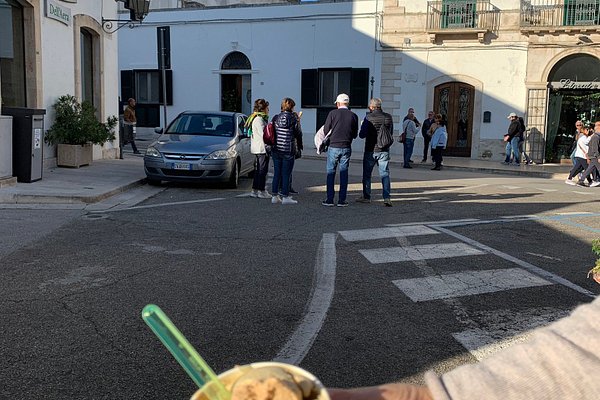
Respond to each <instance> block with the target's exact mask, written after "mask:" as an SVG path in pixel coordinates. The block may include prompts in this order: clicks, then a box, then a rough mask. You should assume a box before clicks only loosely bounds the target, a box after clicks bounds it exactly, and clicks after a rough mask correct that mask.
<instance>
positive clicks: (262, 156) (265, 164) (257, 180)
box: [246, 99, 271, 199]
mask: <svg viewBox="0 0 600 400" xmlns="http://www.w3.org/2000/svg"><path fill="white" fill-rule="evenodd" d="M268 121H269V102H268V101H266V100H265V99H257V100H255V101H254V112H253V113H252V114H251V115H250V117H248V119H247V120H246V128H247V129H248V130H249V131H250V135H251V142H250V151H251V152H252V154H254V155H255V156H256V160H255V161H254V180H253V181H252V192H251V193H250V197H255V198H259V199H270V198H271V195H270V194H269V192H267V191H266V190H265V184H266V181H267V173H268V172H269V154H267V151H266V149H265V142H264V141H263V130H264V128H265V126H266V125H267V122H268Z"/></svg>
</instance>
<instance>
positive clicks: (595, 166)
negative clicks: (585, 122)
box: [577, 121, 600, 187]
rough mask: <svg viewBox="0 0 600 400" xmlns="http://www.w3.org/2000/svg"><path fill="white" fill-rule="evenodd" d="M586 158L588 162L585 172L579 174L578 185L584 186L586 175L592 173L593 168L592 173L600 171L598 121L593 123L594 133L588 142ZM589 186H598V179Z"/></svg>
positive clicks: (599, 127) (599, 184)
mask: <svg viewBox="0 0 600 400" xmlns="http://www.w3.org/2000/svg"><path fill="white" fill-rule="evenodd" d="M588 158H589V159H590V164H589V165H588V167H587V169H586V170H585V172H584V173H583V174H582V175H581V179H580V180H579V182H577V184H578V185H579V186H586V185H585V180H586V179H587V178H588V176H590V175H592V173H593V172H594V170H595V171H596V172H595V173H594V175H597V174H598V173H600V121H596V123H595V124H594V134H593V135H592V137H591V138H590V142H589V144H588ZM590 186H592V187H596V186H600V181H597V180H596V181H594V182H592V184H591V185H590Z"/></svg>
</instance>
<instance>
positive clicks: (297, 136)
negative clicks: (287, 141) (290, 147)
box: [294, 119, 304, 150]
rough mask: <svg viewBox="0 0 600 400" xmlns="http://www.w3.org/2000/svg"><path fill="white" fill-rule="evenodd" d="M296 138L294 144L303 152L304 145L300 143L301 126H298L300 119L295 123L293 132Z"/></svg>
mask: <svg viewBox="0 0 600 400" xmlns="http://www.w3.org/2000/svg"><path fill="white" fill-rule="evenodd" d="M294 135H295V137H296V144H297V145H298V149H299V150H304V143H303V142H302V126H301V125H300V119H298V120H297V121H296V129H295V130H294Z"/></svg>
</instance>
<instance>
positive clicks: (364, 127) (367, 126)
mask: <svg viewBox="0 0 600 400" xmlns="http://www.w3.org/2000/svg"><path fill="white" fill-rule="evenodd" d="M372 126H373V124H372V123H371V121H369V120H368V119H367V117H365V119H363V122H362V124H360V131H359V132H358V137H359V138H361V139H364V138H366V137H367V136H368V135H369V131H371V127H372Z"/></svg>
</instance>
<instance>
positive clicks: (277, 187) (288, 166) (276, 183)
mask: <svg viewBox="0 0 600 400" xmlns="http://www.w3.org/2000/svg"><path fill="white" fill-rule="evenodd" d="M271 158H272V159H273V186H272V189H271V193H273V196H276V195H277V194H278V193H279V194H280V195H282V196H283V197H287V196H289V195H290V176H291V175H292V169H293V168H294V155H293V154H285V153H279V152H277V151H273V152H272V153H271Z"/></svg>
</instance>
